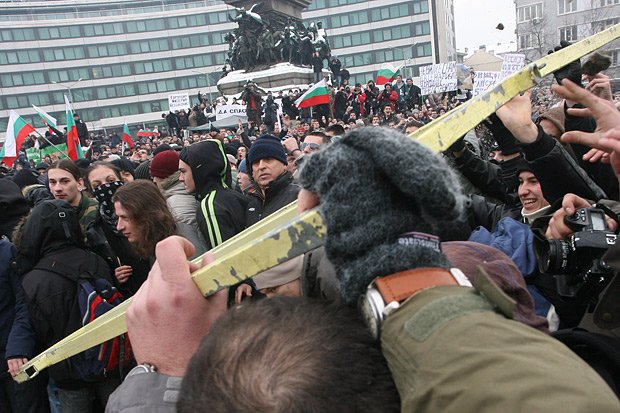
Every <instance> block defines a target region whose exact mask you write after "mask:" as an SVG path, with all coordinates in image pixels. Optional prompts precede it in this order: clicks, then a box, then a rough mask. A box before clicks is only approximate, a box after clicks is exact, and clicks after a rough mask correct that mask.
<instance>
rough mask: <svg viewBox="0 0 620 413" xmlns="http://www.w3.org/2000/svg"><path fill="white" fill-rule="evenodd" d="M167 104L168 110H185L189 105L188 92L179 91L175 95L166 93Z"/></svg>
mask: <svg viewBox="0 0 620 413" xmlns="http://www.w3.org/2000/svg"><path fill="white" fill-rule="evenodd" d="M168 106H170V110H171V111H172V112H174V111H175V110H181V109H184V110H187V109H188V108H189V107H190V106H191V105H190V102H189V93H179V94H176V95H168Z"/></svg>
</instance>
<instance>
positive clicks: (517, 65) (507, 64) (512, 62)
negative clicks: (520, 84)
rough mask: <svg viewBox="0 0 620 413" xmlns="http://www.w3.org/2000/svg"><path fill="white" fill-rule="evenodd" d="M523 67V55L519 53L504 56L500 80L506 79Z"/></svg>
mask: <svg viewBox="0 0 620 413" xmlns="http://www.w3.org/2000/svg"><path fill="white" fill-rule="evenodd" d="M524 66H525V55H524V54H519V53H513V54H505V55H504V62H503V63H502V72H501V73H502V74H501V79H502V80H503V79H506V78H507V77H508V76H510V75H511V74H513V73H515V72H518V71H519V70H521V69H523V67H524Z"/></svg>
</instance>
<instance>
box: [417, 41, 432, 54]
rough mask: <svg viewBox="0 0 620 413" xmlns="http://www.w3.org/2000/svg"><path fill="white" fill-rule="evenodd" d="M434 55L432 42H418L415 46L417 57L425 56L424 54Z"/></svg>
mask: <svg viewBox="0 0 620 413" xmlns="http://www.w3.org/2000/svg"><path fill="white" fill-rule="evenodd" d="M432 55H433V49H432V47H431V43H430V42H427V43H422V44H417V45H416V46H415V57H424V56H432Z"/></svg>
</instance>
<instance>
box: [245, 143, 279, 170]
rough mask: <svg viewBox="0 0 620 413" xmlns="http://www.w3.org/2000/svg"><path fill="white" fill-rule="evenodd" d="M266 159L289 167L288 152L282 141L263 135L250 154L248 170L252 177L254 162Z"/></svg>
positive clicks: (254, 144)
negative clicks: (274, 160) (275, 160)
mask: <svg viewBox="0 0 620 413" xmlns="http://www.w3.org/2000/svg"><path fill="white" fill-rule="evenodd" d="M265 158H273V159H277V160H278V161H280V162H282V163H283V164H284V165H287V164H288V162H287V161H286V152H285V151H284V147H283V146H282V141H281V140H280V139H278V138H276V137H275V136H273V135H263V136H261V137H260V138H258V139H256V140H255V141H254V143H253V144H252V146H251V147H250V152H248V156H247V159H248V170H249V171H250V175H252V165H253V164H254V162H257V161H260V160H261V159H265Z"/></svg>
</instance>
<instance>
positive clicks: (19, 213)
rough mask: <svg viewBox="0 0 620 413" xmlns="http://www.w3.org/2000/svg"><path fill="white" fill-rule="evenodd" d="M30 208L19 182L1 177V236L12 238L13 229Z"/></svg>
mask: <svg viewBox="0 0 620 413" xmlns="http://www.w3.org/2000/svg"><path fill="white" fill-rule="evenodd" d="M29 209H30V208H29V207H28V201H27V200H26V198H24V196H23V195H22V193H21V191H20V189H19V187H18V186H17V184H16V183H15V182H13V181H11V180H10V179H4V178H3V179H0V236H1V235H6V236H7V237H8V238H9V239H11V237H12V233H13V229H14V228H15V226H16V225H17V223H18V222H19V220H20V219H21V217H23V216H24V215H26V214H27V213H28V211H29Z"/></svg>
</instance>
